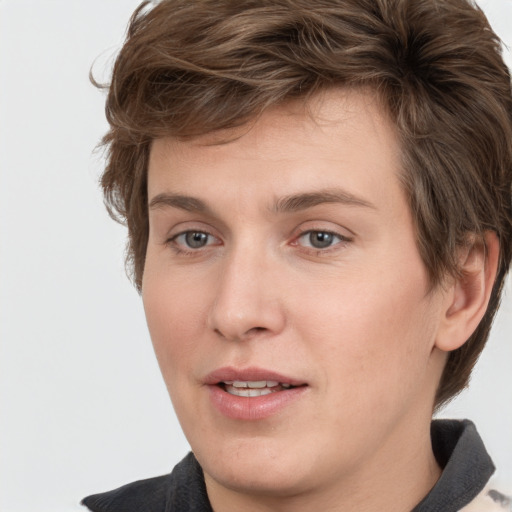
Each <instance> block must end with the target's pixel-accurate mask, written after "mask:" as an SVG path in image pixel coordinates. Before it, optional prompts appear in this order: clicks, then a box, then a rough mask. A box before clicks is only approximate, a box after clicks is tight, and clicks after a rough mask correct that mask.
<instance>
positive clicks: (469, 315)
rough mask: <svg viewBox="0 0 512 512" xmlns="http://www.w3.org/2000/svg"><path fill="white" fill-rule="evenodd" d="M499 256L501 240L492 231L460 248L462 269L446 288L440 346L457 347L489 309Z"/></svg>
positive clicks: (445, 347)
mask: <svg viewBox="0 0 512 512" xmlns="http://www.w3.org/2000/svg"><path fill="white" fill-rule="evenodd" d="M498 258H499V240H498V237H497V236H496V233H495V232H493V231H486V232H485V234H484V239H483V240H477V241H475V242H473V243H472V244H471V245H470V246H469V247H467V248H465V249H464V251H462V252H461V255H460V259H461V261H460V270H461V272H460V275H459V276H457V277H455V278H453V281H452V283H451V284H450V286H449V287H448V289H447V293H446V299H445V305H444V308H443V318H442V320H441V325H440V329H439V332H438V336H437V339H436V347H437V348H439V349H440V350H443V351H445V352H450V351H452V350H456V349H458V348H459V347H461V346H462V345H463V344H464V343H465V342H466V341H467V340H468V338H469V337H470V336H471V334H473V332H474V331H475V329H476V328H477V326H478V324H479V323H480V320H481V319H482V317H483V316H484V314H485V311H486V310H487V304H488V303H489V298H490V296H491V291H492V288H493V285H494V281H495V279H496V272H497V267H498Z"/></svg>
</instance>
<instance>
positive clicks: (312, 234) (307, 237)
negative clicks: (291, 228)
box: [298, 231, 348, 249]
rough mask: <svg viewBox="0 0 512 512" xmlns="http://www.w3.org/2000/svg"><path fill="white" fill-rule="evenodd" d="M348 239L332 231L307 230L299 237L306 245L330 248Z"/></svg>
mask: <svg viewBox="0 0 512 512" xmlns="http://www.w3.org/2000/svg"><path fill="white" fill-rule="evenodd" d="M347 241H348V239H347V238H346V237H343V236H341V235H338V234H336V233H332V232H330V231H306V232H305V233H303V234H302V235H301V236H300V237H299V238H298V243H299V244H300V245H302V246H304V247H311V248H313V249H328V248H329V247H332V246H333V245H336V244H338V243H340V242H347Z"/></svg>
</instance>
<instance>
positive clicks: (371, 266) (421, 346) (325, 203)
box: [142, 90, 481, 512]
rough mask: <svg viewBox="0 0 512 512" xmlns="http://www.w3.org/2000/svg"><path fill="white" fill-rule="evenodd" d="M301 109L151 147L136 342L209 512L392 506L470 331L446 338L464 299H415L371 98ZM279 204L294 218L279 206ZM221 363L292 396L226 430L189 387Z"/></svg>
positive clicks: (395, 192) (449, 292) (416, 286)
mask: <svg viewBox="0 0 512 512" xmlns="http://www.w3.org/2000/svg"><path fill="white" fill-rule="evenodd" d="M308 108H309V109H308V110H306V109H305V108H304V105H303V104H300V103H290V104H287V105H284V106H281V107H279V108H275V109H272V110H269V111H267V112H266V113H264V114H263V115H262V116H261V118H259V119H258V120H257V121H255V122H254V123H252V124H251V125H250V126H247V127H244V128H242V129H237V130H235V131H231V132H222V133H216V134H209V135H206V136H203V137H200V138H197V139H194V140H187V141H180V140H176V139H172V138H166V139H160V140H156V141H154V143H153V146H152V149H151V155H150V162H149V170H148V197H149V201H150V205H151V206H150V235H149V242H148V248H147V257H146V264H145V270H144V277H143V289H142V292H143V301H144V307H145V311H146V316H147V322H148V326H149V330H150V333H151V338H152V341H153V344H154V348H155V352H156V355H157V358H158V361H159V364H160V367H161V370H162V374H163V377H164V380H165V382H166V385H167V388H168V390H169V394H170V396H171V399H172V402H173V405H174V408H175V410H176V413H177V415H178V418H179V420H180V423H181V425H182V428H183V430H184V432H185V435H186V436H187V439H188V440H189V442H190V445H191V447H192V449H193V451H194V453H195V455H196V457H197V459H198V460H199V462H200V464H201V466H202V467H203V470H204V473H205V481H206V485H207V490H208V495H209V498H210V501H211V503H212V506H213V508H214V509H215V511H216V512H223V511H228V510H251V511H259V510H261V511H263V510H282V511H286V510H290V511H292V510H293V511H294V512H297V511H302V510H332V511H334V510H343V511H356V510H357V511H358V512H361V511H363V512H364V511H368V512H369V511H381V512H382V511H383V510H389V511H391V510H392V511H394V512H397V511H410V510H411V509H412V508H413V507H414V506H415V505H416V504H417V503H418V502H419V501H420V500H421V499H422V498H423V497H424V495H425V494H427V492H428V491H429V490H430V489H431V488H432V486H433V485H434V484H435V482H436V480H437V479H438V477H439V474H440V469H439V467H438V466H437V464H436V462H435V459H434V457H433V454H432V449H431V444H430V434H429V428H430V420H431V415H432V407H433V402H434V395H435V390H436V386H437V383H438V382H439V379H440V376H441V372H442V369H443V366H444V363H445V360H446V350H452V349H453V348H454V347H453V346H452V345H450V343H451V342H448V341H447V340H448V339H452V338H453V336H454V333H455V334H457V335H458V334H460V336H459V337H456V340H459V338H460V339H462V338H464V339H466V338H467V332H466V331H467V330H468V329H470V328H471V326H469V325H468V318H469V316H468V314H466V315H465V316H464V322H465V323H464V328H461V327H460V325H461V323H462V321H459V322H458V323H457V326H456V327H453V323H454V322H453V317H456V312H455V307H457V308H460V307H464V305H466V306H467V305H468V304H469V303H470V299H471V298H470V299H466V298H465V295H464V293H463V291H462V292H461V291H460V289H461V287H457V286H456V284H450V285H446V286H444V287H442V288H440V287H439V288H436V289H434V290H431V289H430V287H429V279H428V275H427V272H426V269H425V266H424V264H423V262H422V260H421V258H420V255H419V253H418V249H417V246H416V243H415V230H414V226H413V223H412V220H411V214H410V211H409V207H408V204H407V200H406V197H405V195H404V193H403V191H402V189H401V187H400V182H399V178H398V173H399V172H400V151H399V146H398V142H397V139H396V134H395V131H394V127H393V125H392V124H391V123H390V121H389V120H388V119H387V117H386V116H385V115H384V114H383V112H382V109H381V107H380V105H379V103H378V102H377V100H376V99H375V97H374V95H372V94H371V93H369V92H365V91H340V90H337V91H330V92H327V93H324V94H323V95H322V96H318V97H316V98H315V99H314V100H313V101H311V103H310V104H309V105H308ZM311 114H312V115H311ZM332 191H336V193H337V194H338V197H337V198H336V200H335V198H333V197H332V194H331V196H327V197H326V195H325V192H332ZM313 193H314V194H317V196H315V201H311V200H310V199H311V197H312V196H311V194H313ZM165 194H167V195H176V194H178V195H180V196H186V197H188V198H193V199H194V200H192V201H191V200H187V201H188V202H187V201H185V202H183V200H181V203H180V202H179V201H178V202H176V201H175V200H174V199H173V200H166V199H165V197H164V196H163V195H165ZM304 194H310V195H309V196H304ZM322 194H323V195H322ZM291 195H299V196H300V197H301V199H302V202H301V204H300V205H299V206H297V203H296V207H294V208H291V207H290V201H289V202H288V204H287V207H286V202H285V201H283V198H286V197H289V196H291ZM173 197H174V196H173ZM304 197H306V200H305V199H304ZM307 198H309V200H308V199H307ZM197 200H199V201H200V202H201V206H202V208H201V209H198V208H197V206H198V202H197ZM315 202H318V204H312V203H315ZM151 203H152V204H151ZM186 233H205V235H198V236H199V238H201V237H203V238H202V239H203V241H205V240H206V245H204V246H202V247H190V244H188V245H187V240H188V241H190V239H191V238H190V236H189V238H187V235H186ZM325 233H331V234H334V236H332V238H329V237H328V236H326V234H325ZM311 236H312V237H313V238H311ZM315 236H316V237H317V238H315ZM318 237H320V238H322V237H324V240H325V239H326V240H327V241H328V243H327V245H326V246H325V247H321V248H318V247H314V246H313V244H314V243H316V242H317V240H318ZM312 240H313V242H312ZM329 240H330V242H329ZM329 244H330V245H329ZM317 245H318V244H317ZM466 256H467V255H466ZM475 258H476V259H477V260H478V261H477V262H479V261H480V260H481V258H480V259H479V255H478V254H477V255H476V256H475ZM468 259H469V258H468ZM472 289H474V287H473V288H472ZM475 293H476V292H475ZM456 300H457V301H458V304H459V303H460V304H462V306H460V305H457V306H454V304H455V302H456ZM476 316H478V315H476V314H475V318H476ZM447 318H449V319H450V321H451V323H450V322H448V321H447ZM471 318H472V317H471ZM475 321H476V320H475ZM456 329H459V331H460V333H459V331H456ZM455 331H456V332H455ZM450 336H451V338H450ZM453 343H455V341H454V342H453ZM461 343H462V341H461ZM439 347H441V348H439ZM225 366H231V367H235V368H244V367H248V366H257V367H260V368H265V369H270V370H273V371H275V372H279V373H281V374H284V375H287V376H291V377H294V378H297V379H298V380H300V381H302V382H306V383H307V387H306V389H305V391H304V392H303V393H302V394H301V395H300V397H299V398H298V399H296V400H294V401H292V402H290V403H289V404H288V405H287V406H285V407H283V408H281V409H280V410H279V411H278V412H277V413H275V414H273V415H271V416H269V417H268V418H264V419H261V420H257V421H244V420H237V419H232V418H227V417H226V416H224V415H223V414H221V413H220V412H219V410H218V409H217V408H216V407H215V406H214V405H213V404H212V400H211V397H210V393H209V390H208V386H206V385H205V383H204V380H205V378H206V376H207V375H208V374H209V373H210V372H212V371H214V370H215V369H217V368H220V367H225ZM397 482H400V483H401V484H400V485H397Z"/></svg>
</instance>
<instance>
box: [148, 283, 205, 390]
mask: <svg viewBox="0 0 512 512" xmlns="http://www.w3.org/2000/svg"><path fill="white" fill-rule="evenodd" d="M178 277H179V276H176V275H175V276H173V278H172V279H170V278H166V277H165V274H164V273H158V274H157V273H148V274H145V278H144V285H143V290H142V298H143V302H144V310H145V313H146V320H147V324H148V328H149V332H150V335H151V340H152V343H153V347H154V350H155V353H156V356H157V359H158V362H159V365H160V368H161V370H162V373H163V375H164V378H165V380H166V381H167V379H168V377H170V376H172V375H176V374H177V373H180V372H186V371H187V370H188V368H189V367H190V364H191V358H192V356H193V354H194V352H195V350H196V349H197V344H198V343H199V339H200V332H201V330H202V329H203V327H204V325H205V315H204V310H205V307H204V303H205V301H204V300H203V301H201V297H202V295H203V296H204V293H203V294H202V293H201V291H199V293H198V290H197V289H195V288H194V286H190V283H188V285H187V283H181V282H180V280H179V278H178ZM203 299H204V297H203Z"/></svg>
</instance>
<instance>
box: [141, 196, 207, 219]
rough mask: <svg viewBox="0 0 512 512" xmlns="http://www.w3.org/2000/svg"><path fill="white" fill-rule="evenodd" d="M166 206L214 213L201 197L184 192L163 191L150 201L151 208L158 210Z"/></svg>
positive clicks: (188, 210)
mask: <svg viewBox="0 0 512 512" xmlns="http://www.w3.org/2000/svg"><path fill="white" fill-rule="evenodd" d="M165 206H171V207H173V208H179V209H180V210H185V211H187V212H197V213H210V214H211V213H212V211H211V210H210V208H209V207H208V206H207V205H206V203H205V202H204V201H201V199H197V198H196V197H191V196H184V195H182V194H169V193H163V194H158V195H156V196H155V197H153V199H151V202H150V203H149V209H150V210H156V209H157V208H162V207H165Z"/></svg>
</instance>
